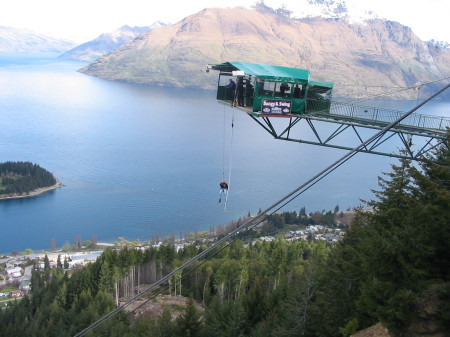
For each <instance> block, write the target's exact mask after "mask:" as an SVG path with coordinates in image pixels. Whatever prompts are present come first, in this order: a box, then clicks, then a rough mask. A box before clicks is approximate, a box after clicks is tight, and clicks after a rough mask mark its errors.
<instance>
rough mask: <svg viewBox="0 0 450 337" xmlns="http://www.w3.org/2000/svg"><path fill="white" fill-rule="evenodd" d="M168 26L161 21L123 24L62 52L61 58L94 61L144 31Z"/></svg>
mask: <svg viewBox="0 0 450 337" xmlns="http://www.w3.org/2000/svg"><path fill="white" fill-rule="evenodd" d="M163 26H167V24H165V23H162V22H160V21H158V22H155V23H153V24H151V25H150V26H145V27H130V26H127V25H125V26H122V27H120V28H119V29H116V30H114V31H112V32H110V33H104V34H101V35H100V36H99V37H97V38H96V39H94V40H92V41H89V42H86V43H83V44H81V45H79V46H77V47H75V48H73V49H71V50H69V51H67V52H65V53H64V54H62V55H61V56H60V58H63V59H68V60H80V61H88V62H93V61H95V60H96V59H97V58H99V57H100V56H102V55H105V54H108V53H109V52H111V51H113V50H114V49H116V48H118V47H120V46H121V45H123V44H125V43H127V42H129V41H131V40H133V39H134V38H136V37H137V36H139V35H140V34H142V33H145V32H147V31H149V30H150V29H153V28H156V27H163Z"/></svg>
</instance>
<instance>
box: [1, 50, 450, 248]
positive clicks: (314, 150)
mask: <svg viewBox="0 0 450 337" xmlns="http://www.w3.org/2000/svg"><path fill="white" fill-rule="evenodd" d="M83 65H84V63H81V62H73V61H64V60H58V59H56V58H54V55H39V56H36V55H33V56H30V55H17V54H14V55H13V54H0V126H1V129H0V130H1V131H0V132H1V137H0V162H4V161H31V162H33V163H37V164H39V165H40V166H42V167H44V168H46V169H48V170H49V171H50V172H52V173H53V174H54V175H55V176H56V177H57V178H58V179H59V180H61V181H62V182H63V184H64V185H65V186H64V187H62V188H60V189H57V190H55V191H53V192H49V193H46V194H43V195H41V196H39V197H34V198H26V199H15V200H4V201H0V228H1V233H2V234H1V236H0V252H2V253H10V252H11V251H12V250H19V251H23V250H25V249H26V248H31V249H34V250H40V249H47V250H48V249H50V240H51V239H52V238H54V239H55V240H56V245H57V246H58V247H61V246H62V245H63V244H65V243H66V242H70V243H73V242H74V238H75V237H76V236H81V238H82V240H90V239H91V236H92V235H95V236H96V237H97V240H98V241H100V242H101V241H114V240H116V241H118V237H119V236H124V237H125V238H127V239H128V240H135V239H140V240H149V239H150V238H151V236H152V233H155V232H156V233H159V234H165V235H170V234H171V233H172V232H175V233H176V234H177V235H178V234H179V233H181V232H186V231H196V230H197V231H203V230H209V227H210V226H218V225H223V224H226V223H227V222H228V221H231V220H234V219H237V218H239V217H241V216H244V215H247V214H248V212H250V213H251V214H256V213H257V212H258V210H259V209H265V208H266V207H268V206H269V205H271V204H273V203H274V202H275V201H277V200H278V199H280V198H281V197H283V196H285V195H286V194H288V193H289V192H290V191H291V190H293V189H294V188H295V187H297V186H299V185H301V184H302V183H303V182H304V181H306V180H307V179H309V178H310V177H312V176H313V175H315V174H316V173H317V172H318V171H320V170H322V169H323V168H325V167H326V166H328V165H329V164H330V163H332V162H333V161H335V160H336V159H338V158H339V157H341V156H342V155H343V154H345V152H344V151H341V150H333V149H329V148H323V147H317V146H310V145H304V144H294V143H290V142H283V141H277V140H274V139H273V138H272V137H271V136H270V135H269V134H268V133H267V132H266V131H264V130H263V129H262V128H261V127H260V126H258V125H257V124H256V123H255V122H254V121H253V120H252V119H251V118H249V117H248V116H247V115H245V114H244V113H242V112H240V113H239V112H236V111H235V112H234V128H233V139H232V142H231V119H232V116H233V112H232V109H231V108H225V107H224V106H223V105H220V104H219V103H217V102H216V101H215V93H214V92H212V91H204V90H193V89H179V88H161V87H152V86H143V85H134V84H128V83H119V82H111V81H106V80H102V79H98V78H94V77H89V76H86V75H84V74H81V73H78V72H77V71H76V70H77V69H79V68H80V67H82V66H83ZM211 81H212V82H213V83H215V82H216V77H215V75H214V74H212V75H211ZM413 103H414V102H413ZM413 105H414V104H412V105H411V106H409V107H412V106H413ZM449 105H450V104H449V103H448V102H447V103H436V104H434V105H433V109H434V111H432V112H433V114H436V115H445V114H447V115H448V108H449ZM230 150H231V157H230ZM230 158H231V159H230ZM396 162H397V160H395V159H392V158H388V157H381V156H374V155H367V154H359V155H357V156H355V157H354V158H353V159H352V160H350V161H349V162H347V163H345V164H344V165H343V166H341V167H340V168H339V169H338V170H336V171H335V172H333V174H331V175H330V176H328V177H327V178H325V179H324V180H322V181H321V182H320V183H318V184H317V185H315V186H314V187H313V188H312V189H310V190H308V191H307V192H305V193H304V194H302V196H301V197H300V198H297V199H296V200H294V201H293V202H292V203H291V204H289V205H288V206H286V208H285V210H297V211H298V210H299V209H300V208H301V207H303V206H305V207H306V211H307V212H311V211H316V210H323V209H325V210H330V209H334V207H335V206H336V205H339V207H340V209H343V210H344V209H347V208H349V207H351V208H352V207H355V206H357V205H359V204H360V199H368V198H371V197H372V193H371V191H370V189H373V188H376V187H377V176H379V175H381V172H382V171H385V172H386V171H389V169H390V164H391V163H396ZM230 166H231V181H230V196H229V200H228V207H227V210H226V211H224V208H223V204H219V203H218V202H217V201H218V191H219V187H218V185H219V182H220V180H221V179H222V175H223V173H225V176H226V178H227V179H228V175H229V172H230Z"/></svg>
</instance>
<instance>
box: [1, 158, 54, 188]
mask: <svg viewBox="0 0 450 337" xmlns="http://www.w3.org/2000/svg"><path fill="white" fill-rule="evenodd" d="M55 184H56V179H55V177H53V175H52V174H51V173H50V172H48V171H47V170H46V169H44V168H42V167H40V166H39V165H37V164H33V163H30V162H11V161H8V162H5V163H0V194H6V195H22V194H24V193H25V194H28V193H29V192H31V191H34V190H36V189H38V188H42V187H49V186H53V185H55Z"/></svg>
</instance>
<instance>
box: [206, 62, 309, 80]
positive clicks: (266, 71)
mask: <svg viewBox="0 0 450 337" xmlns="http://www.w3.org/2000/svg"><path fill="white" fill-rule="evenodd" d="M210 66H211V69H214V70H220V71H224V72H232V71H235V70H241V71H243V72H244V73H245V74H246V75H252V76H255V77H257V78H260V79H262V80H271V81H275V82H291V83H306V82H308V81H309V70H306V69H298V68H289V67H281V66H273V65H269V64H259V63H244V62H225V63H221V64H211V65H210Z"/></svg>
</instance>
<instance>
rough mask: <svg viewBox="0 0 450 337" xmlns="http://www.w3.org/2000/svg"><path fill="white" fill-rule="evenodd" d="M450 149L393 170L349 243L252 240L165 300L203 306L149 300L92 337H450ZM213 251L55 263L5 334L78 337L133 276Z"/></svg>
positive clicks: (36, 278) (110, 253)
mask: <svg viewBox="0 0 450 337" xmlns="http://www.w3.org/2000/svg"><path fill="white" fill-rule="evenodd" d="M448 145H449V144H448V143H447V144H446V146H444V147H441V148H439V149H436V151H435V153H434V154H433V161H434V162H435V163H432V162H431V161H429V162H428V161H426V162H423V163H422V164H420V167H417V166H415V165H412V164H411V163H410V162H408V161H406V160H401V161H400V162H399V163H398V164H395V165H392V170H391V172H389V173H386V174H385V175H383V176H382V177H380V178H379V190H378V191H374V200H371V201H368V202H367V206H370V207H371V208H372V210H371V211H370V212H366V211H363V210H358V211H357V214H356V217H355V219H354V221H353V223H352V225H351V227H350V228H349V229H348V230H347V232H346V235H345V237H344V239H343V240H342V241H341V242H340V243H338V244H336V245H334V246H329V245H326V244H325V243H323V242H315V241H311V242H308V241H298V242H286V241H285V240H283V239H280V240H277V241H272V242H258V243H255V244H248V243H249V242H251V241H250V240H249V241H248V242H247V241H246V239H245V238H243V240H242V241H241V240H240V241H236V242H235V243H234V244H233V245H231V246H230V247H228V248H226V249H222V250H218V251H217V252H216V253H215V254H214V255H207V256H204V257H203V258H202V259H200V260H198V261H197V262H195V263H194V265H193V266H192V265H191V266H190V267H189V268H188V270H185V271H183V272H182V273H181V274H179V275H177V277H176V278H173V279H172V280H171V282H169V284H167V287H166V288H164V289H163V292H164V293H166V294H172V295H179V294H180V293H181V295H182V296H185V297H189V298H191V300H190V301H188V302H187V305H186V306H182V307H179V306H166V307H165V309H164V310H162V313H159V314H157V315H151V314H150V313H149V312H146V305H145V304H146V303H143V302H141V303H140V304H139V307H138V308H137V309H136V310H134V311H132V312H121V313H120V314H118V315H116V316H114V317H113V318H111V319H110V320H108V321H107V322H106V323H103V324H102V325H101V326H99V327H97V328H96V329H95V330H94V331H93V332H91V333H89V334H88V336H152V337H153V336H208V337H214V336H221V337H222V336H223V337H225V336H230V337H231V336H233V337H234V336H255V337H256V336H258V337H261V336H344V337H345V336H349V335H350V334H352V333H354V332H356V331H358V330H361V329H363V328H366V327H368V326H371V325H373V324H375V323H377V322H381V323H382V324H383V325H384V326H385V327H387V328H388V329H389V331H390V333H391V335H397V336H434V337H438V336H442V337H444V336H448V334H447V331H450V316H449V312H450V304H449V303H450V251H449V250H448V243H449V242H450V228H449V223H450V221H449V220H450V212H449V211H448V205H449V204H450V150H449V148H448ZM204 248H205V247H202V246H195V245H192V246H188V247H187V248H185V249H182V250H179V251H178V252H177V251H176V250H175V248H174V247H173V246H171V245H164V246H161V247H160V248H159V249H157V248H151V249H148V250H146V251H140V250H134V249H133V250H129V249H123V250H121V251H114V250H112V249H111V250H107V251H105V253H104V254H103V255H102V257H101V258H100V259H99V260H97V262H95V263H94V264H92V265H90V266H88V267H86V268H84V269H82V270H79V271H75V272H73V274H71V275H69V274H68V273H67V272H66V273H65V272H64V271H63V268H62V266H61V265H60V266H59V267H58V268H56V269H54V270H51V269H50V267H49V264H48V262H46V264H45V268H44V269H43V270H36V271H35V272H34V273H33V278H32V285H31V286H32V291H31V293H30V294H29V295H28V296H27V297H26V298H25V299H23V300H21V301H19V302H17V303H16V304H14V305H12V306H11V307H9V308H8V309H6V310H2V311H0V335H1V336H47V337H48V336H58V337H60V336H72V335H74V334H75V333H77V332H78V331H80V330H82V329H83V328H84V327H86V326H87V325H89V324H90V323H92V322H94V321H96V320H97V319H99V318H100V317H102V316H103V315H105V314H107V313H108V312H110V311H111V310H112V309H114V307H115V301H116V300H118V299H119V297H123V296H125V295H126V294H127V293H128V295H130V294H131V295H133V294H136V293H137V291H138V290H137V289H138V287H135V282H134V281H133V280H135V279H136V280H138V283H139V280H145V282H147V283H151V282H154V280H156V279H158V278H160V277H161V276H162V275H165V274H167V273H168V272H169V271H170V270H172V269H173V268H176V267H178V266H180V265H181V264H182V263H183V262H185V261H187V260H188V259H189V258H191V257H193V256H195V255H196V254H198V253H199V252H201V251H202V250H204ZM125 285H128V286H125ZM124 289H125V290H124ZM156 300H157V299H154V300H151V301H150V303H147V305H148V307H150V306H151V304H154V303H155V301H156ZM141 304H142V305H141Z"/></svg>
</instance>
